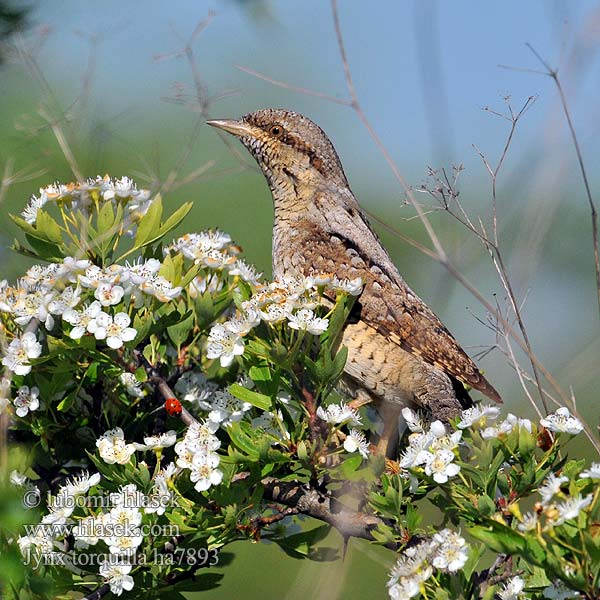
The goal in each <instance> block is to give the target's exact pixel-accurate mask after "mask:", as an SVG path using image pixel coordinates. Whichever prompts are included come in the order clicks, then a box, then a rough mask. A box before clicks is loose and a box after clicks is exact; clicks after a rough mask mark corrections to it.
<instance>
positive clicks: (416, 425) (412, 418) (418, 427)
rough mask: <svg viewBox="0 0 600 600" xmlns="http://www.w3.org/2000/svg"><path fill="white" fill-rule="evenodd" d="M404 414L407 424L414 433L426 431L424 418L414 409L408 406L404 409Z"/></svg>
mask: <svg viewBox="0 0 600 600" xmlns="http://www.w3.org/2000/svg"><path fill="white" fill-rule="evenodd" d="M402 416H403V417H404V421H405V422H406V426H407V427H408V428H409V429H410V430H411V431H412V432H413V433H415V432H416V433H423V431H425V424H424V423H423V419H422V418H421V417H420V416H419V415H418V414H417V413H416V412H415V411H414V410H412V409H410V408H408V406H406V407H404V408H403V409H402Z"/></svg>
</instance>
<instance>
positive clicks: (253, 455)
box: [227, 423, 260, 461]
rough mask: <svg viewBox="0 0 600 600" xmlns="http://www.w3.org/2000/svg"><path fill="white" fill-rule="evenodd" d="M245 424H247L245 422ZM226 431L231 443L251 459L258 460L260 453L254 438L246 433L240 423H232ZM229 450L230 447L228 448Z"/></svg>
mask: <svg viewBox="0 0 600 600" xmlns="http://www.w3.org/2000/svg"><path fill="white" fill-rule="evenodd" d="M245 425H247V424H245ZM227 433H228V434H229V437H230V439H231V441H232V442H233V444H234V445H235V446H236V447H237V448H239V449H240V450H241V451H242V452H244V453H245V454H246V456H247V457H248V458H250V459H251V460H252V461H258V459H259V457H260V453H259V451H258V448H257V445H256V442H255V440H254V439H253V438H252V437H250V436H249V435H248V433H247V432H246V431H244V428H243V426H242V424H241V423H232V424H231V425H230V426H229V427H228V428H227ZM230 450H231V448H230Z"/></svg>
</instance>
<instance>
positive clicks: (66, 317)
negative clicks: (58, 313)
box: [63, 300, 102, 340]
mask: <svg viewBox="0 0 600 600" xmlns="http://www.w3.org/2000/svg"><path fill="white" fill-rule="evenodd" d="M101 312H102V305H101V304H100V302H98V301H97V300H94V302H92V303H91V304H90V305H89V306H86V307H85V308H84V309H83V311H78V310H75V309H73V308H67V309H66V310H65V311H64V312H63V321H66V322H67V323H69V324H70V325H74V327H73V329H71V331H70V332H69V337H70V338H71V339H73V340H78V339H79V338H80V337H81V336H82V335H83V334H84V333H85V332H86V331H88V332H90V333H92V332H93V331H95V330H96V327H97V325H96V317H97V316H98V315H99V314H100V313H101Z"/></svg>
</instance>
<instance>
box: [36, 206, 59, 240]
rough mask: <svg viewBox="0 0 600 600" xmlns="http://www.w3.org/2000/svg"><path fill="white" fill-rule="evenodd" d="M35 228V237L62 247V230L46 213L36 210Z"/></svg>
mask: <svg viewBox="0 0 600 600" xmlns="http://www.w3.org/2000/svg"><path fill="white" fill-rule="evenodd" d="M35 227H36V231H37V232H38V234H39V235H38V236H37V237H40V239H44V240H47V241H49V242H52V243H53V244H56V245H57V246H60V245H62V243H63V236H62V230H61V228H60V227H59V225H58V223H57V222H56V221H55V220H54V219H53V218H52V217H51V216H50V215H49V214H48V213H47V212H46V211H44V210H38V214H37V220H36V223H35ZM42 236H43V237H42Z"/></svg>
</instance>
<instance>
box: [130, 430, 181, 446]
mask: <svg viewBox="0 0 600 600" xmlns="http://www.w3.org/2000/svg"><path fill="white" fill-rule="evenodd" d="M176 441H177V433H176V432H175V431H174V430H170V431H167V432H166V433H161V434H160V435H150V436H148V437H145V438H144V443H143V444H134V446H135V447H136V449H137V450H158V449H159V448H168V447H169V446H172V445H173V444H174V443H175V442H176Z"/></svg>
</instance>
